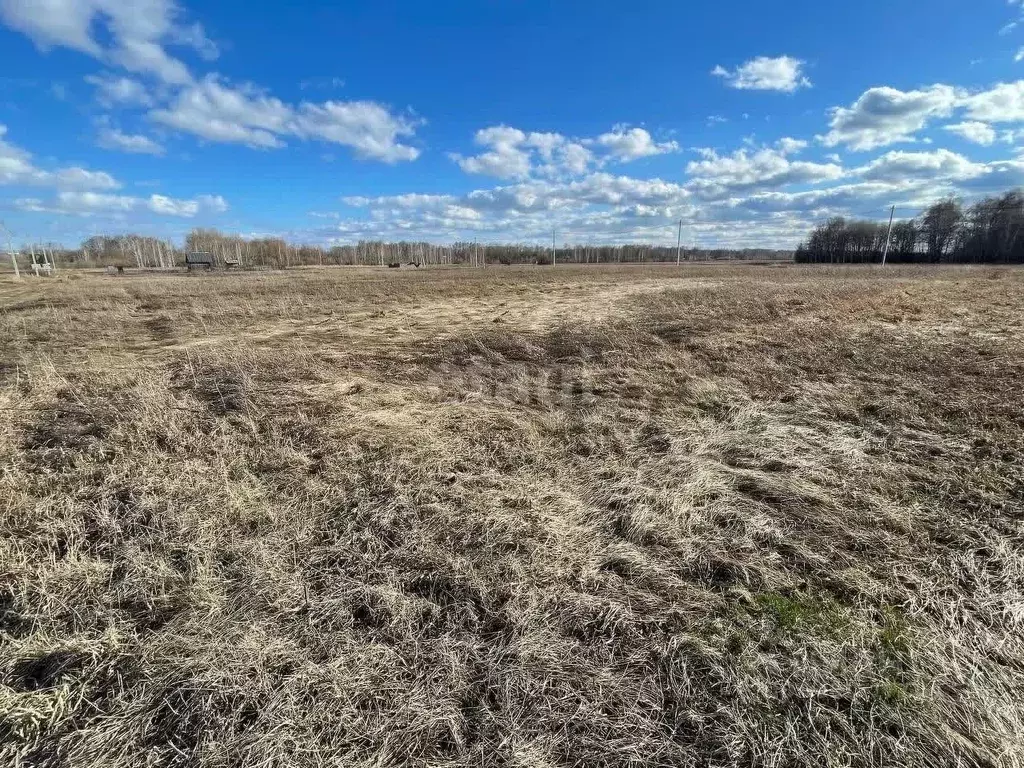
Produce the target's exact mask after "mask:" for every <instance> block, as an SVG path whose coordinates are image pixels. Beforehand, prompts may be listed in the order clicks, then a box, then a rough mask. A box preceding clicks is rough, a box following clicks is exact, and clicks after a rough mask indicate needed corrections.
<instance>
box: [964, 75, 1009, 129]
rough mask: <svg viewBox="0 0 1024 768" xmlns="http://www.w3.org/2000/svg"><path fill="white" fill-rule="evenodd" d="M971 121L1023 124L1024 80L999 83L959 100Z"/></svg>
mask: <svg viewBox="0 0 1024 768" xmlns="http://www.w3.org/2000/svg"><path fill="white" fill-rule="evenodd" d="M960 103H961V105H962V106H963V107H964V108H965V109H966V111H967V116H968V117H969V118H970V119H971V120H979V121H982V122H986V123H1019V122H1024V80H1018V81H1016V82H1014V83H999V84H997V85H996V86H994V87H993V88H990V89H989V90H987V91H981V92H980V93H975V94H971V95H969V96H965V97H964V98H962V99H961V102H960Z"/></svg>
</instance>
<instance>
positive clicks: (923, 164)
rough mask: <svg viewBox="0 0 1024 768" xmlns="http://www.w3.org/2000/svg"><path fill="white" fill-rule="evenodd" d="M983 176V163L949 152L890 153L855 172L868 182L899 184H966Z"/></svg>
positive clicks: (942, 150) (984, 170)
mask: <svg viewBox="0 0 1024 768" xmlns="http://www.w3.org/2000/svg"><path fill="white" fill-rule="evenodd" d="M985 172H986V167H985V165H984V164H982V163H974V162H971V161H970V160H968V159H967V158H966V157H964V156H963V155H958V154H957V153H956V152H951V151H949V150H948V149H937V150H935V151H934V152H889V153H887V154H885V155H882V156H881V157H879V158H876V159H875V160H873V161H871V162H870V163H868V164H867V165H865V166H864V167H862V168H858V169H856V170H855V171H854V174H855V175H859V176H861V177H862V178H864V179H866V180H868V181H888V182H900V181H905V180H913V179H932V180H966V179H972V178H975V177H976V176H980V175H981V174H983V173H985Z"/></svg>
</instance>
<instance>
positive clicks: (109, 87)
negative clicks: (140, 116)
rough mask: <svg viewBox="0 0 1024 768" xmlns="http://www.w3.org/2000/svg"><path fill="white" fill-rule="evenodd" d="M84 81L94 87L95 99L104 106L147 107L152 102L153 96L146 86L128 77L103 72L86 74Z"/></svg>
mask: <svg viewBox="0 0 1024 768" xmlns="http://www.w3.org/2000/svg"><path fill="white" fill-rule="evenodd" d="M85 82H87V83H89V84H90V85H94V86H95V87H96V100H97V101H98V102H99V103H100V104H101V105H102V106H104V107H114V106H121V105H124V106H142V107H149V106H152V104H153V98H152V96H151V95H150V93H149V91H148V90H147V89H146V86H144V85H143V84H142V83H140V82H139V81H138V80H134V79H132V78H130V77H124V76H123V75H112V74H109V73H104V74H101V75H87V76H86V78H85Z"/></svg>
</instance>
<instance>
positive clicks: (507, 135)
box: [451, 125, 531, 179]
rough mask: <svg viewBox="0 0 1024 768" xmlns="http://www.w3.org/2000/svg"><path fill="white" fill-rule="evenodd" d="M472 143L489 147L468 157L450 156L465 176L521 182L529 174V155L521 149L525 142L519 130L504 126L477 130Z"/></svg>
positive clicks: (524, 136)
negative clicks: (489, 177) (471, 174)
mask: <svg viewBox="0 0 1024 768" xmlns="http://www.w3.org/2000/svg"><path fill="white" fill-rule="evenodd" d="M474 141H475V142H476V144H477V145H479V146H481V147H489V149H488V151H487V152H482V153H481V154H479V155H475V156H471V157H463V156H462V155H459V154H452V155H451V158H452V160H454V161H455V162H456V163H458V164H459V167H460V168H461V169H462V170H463V171H465V172H466V173H475V174H481V175H484V176H494V177H496V178H499V179H523V178H526V177H527V176H529V175H530V169H531V165H530V152H529V149H524V148H523V144H524V143H525V142H526V134H525V133H524V132H523V131H520V130H519V129H518V128H510V127H509V126H507V125H496V126H492V127H490V128H481V129H480V130H479V131H477V132H476V136H475V137H474Z"/></svg>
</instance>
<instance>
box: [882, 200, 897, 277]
mask: <svg viewBox="0 0 1024 768" xmlns="http://www.w3.org/2000/svg"><path fill="white" fill-rule="evenodd" d="M895 215H896V206H895V205H894V206H893V207H892V209H891V210H890V211H889V229H888V231H887V232H886V233H885V250H884V251H882V266H883V267H884V266H885V260H886V259H887V258H888V257H889V238H891V237H892V218H893V216H895Z"/></svg>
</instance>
